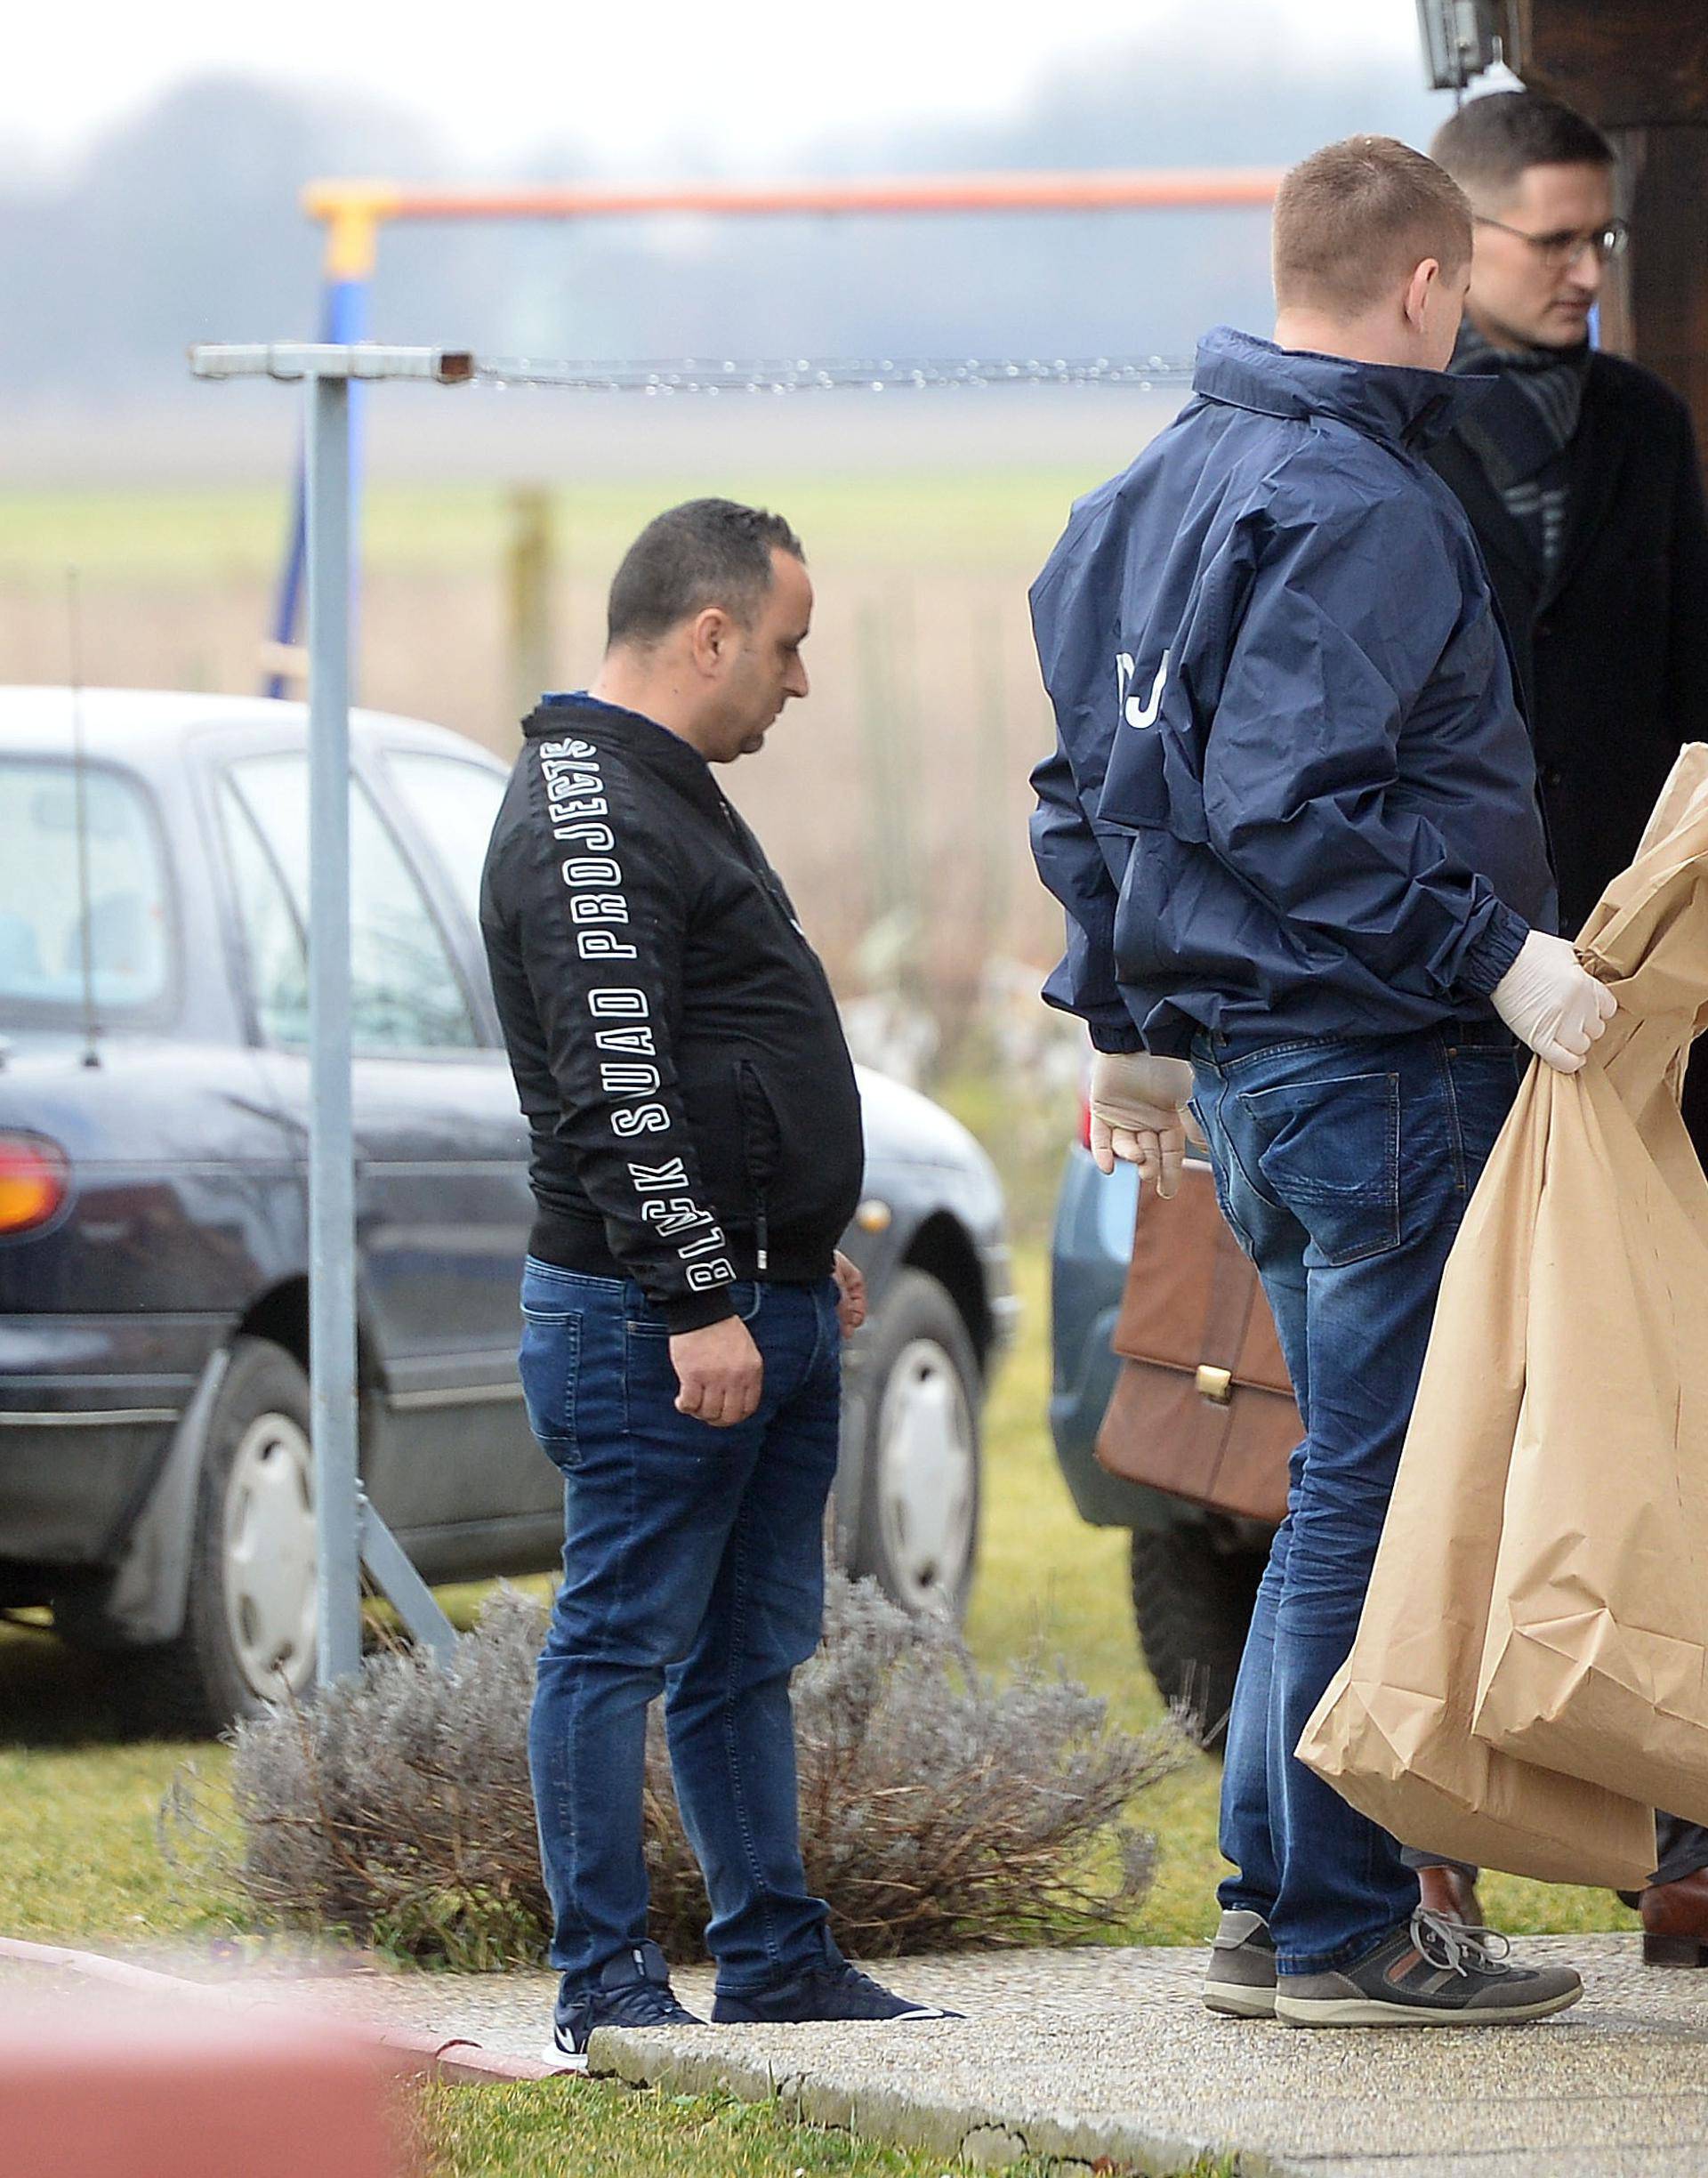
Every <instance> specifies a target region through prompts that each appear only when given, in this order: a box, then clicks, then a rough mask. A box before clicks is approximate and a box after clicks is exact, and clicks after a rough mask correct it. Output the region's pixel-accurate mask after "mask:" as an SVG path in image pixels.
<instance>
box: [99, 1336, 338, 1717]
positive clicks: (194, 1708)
mask: <svg viewBox="0 0 1708 2178" xmlns="http://www.w3.org/2000/svg"><path fill="white" fill-rule="evenodd" d="M315 1608H316V1598H315V1531H314V1470H313V1457H312V1454H311V1452H310V1444H309V1381H308V1378H307V1376H306V1375H304V1373H303V1371H302V1367H301V1366H300V1364H299V1363H298V1362H297V1361H296V1360H295V1359H293V1357H292V1356H291V1355H289V1354H287V1353H286V1351H284V1350H283V1348H282V1347H278V1346H275V1345H273V1344H272V1343H270V1341H268V1340H265V1339H254V1338H240V1339H238V1340H237V1341H236V1342H235V1343H234V1344H233V1346H232V1349H231V1361H230V1367H229V1368H228V1369H227V1371H226V1375H225V1378H224V1381H223V1382H222V1384H221V1386H220V1390H219V1394H218V1397H217V1399H216V1400H215V1402H214V1412H213V1414H212V1416H210V1418H209V1423H208V1432H207V1446H206V1450H205V1454H204V1456H203V1461H202V1473H201V1482H200V1488H199V1489H198V1492H197V1509H196V1531H195V1535H194V1537H193V1539H192V1543H191V1552H190V1571H189V1603H188V1608H187V1609H186V1612H185V1617H184V1628H183V1632H182V1633H181V1634H180V1635H179V1636H178V1638H177V1639H176V1640H175V1641H171V1642H163V1643H161V1644H159V1645H158V1646H157V1647H153V1648H149V1649H143V1650H137V1651H135V1652H134V1655H133V1659H132V1668H133V1671H134V1672H135V1674H137V1678H138V1681H139V1687H140V1691H141V1697H142V1699H143V1702H144V1704H145V1705H146V1707H147V1709H148V1711H149V1716H150V1721H151V1722H155V1723H157V1725H159V1726H160V1727H161V1728H162V1729H165V1730H169V1731H174V1732H182V1733H187V1734H193V1733H199V1732H206V1731H218V1730H222V1728H223V1727H224V1726H225V1725H227V1724H229V1723H230V1722H232V1721H233V1720H234V1719H236V1718H238V1717H246V1716H254V1715H257V1714H259V1713H260V1712H261V1710H262V1708H263V1707H264V1706H265V1705H266V1704H267V1703H269V1702H270V1701H279V1700H285V1699H289V1698H294V1697H296V1696H300V1695H302V1694H305V1693H307V1691H308V1690H309V1688H310V1684H311V1682H312V1681H313V1677H314V1650H315Z"/></svg>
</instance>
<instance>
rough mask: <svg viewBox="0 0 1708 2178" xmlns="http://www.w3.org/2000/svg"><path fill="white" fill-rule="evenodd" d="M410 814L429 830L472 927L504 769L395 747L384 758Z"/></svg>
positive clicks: (476, 917)
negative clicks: (490, 769) (493, 769)
mask: <svg viewBox="0 0 1708 2178" xmlns="http://www.w3.org/2000/svg"><path fill="white" fill-rule="evenodd" d="M386 766H387V769H388V770H390V771H391V773H392V775H393V776H394V777H395V778H396V779H397V782H398V786H399V789H400V791H401V793H402V795H403V799H404V802H405V803H406V804H407V808H408V811H409V813H410V815H411V816H412V817H413V818H414V819H415V822H416V823H417V824H418V825H419V826H420V827H421V829H422V830H423V832H424V833H425V834H426V835H427V843H428V845H429V846H430V847H431V849H432V851H433V852H434V854H435V855H437V856H438V858H439V861H440V862H441V863H442V864H443V866H444V869H445V874H446V875H447V877H448V878H449V879H450V881H451V883H452V884H454V885H455V888H456V892H457V897H458V899H461V901H462V902H463V907H464V908H466V909H467V911H468V916H469V922H470V924H471V927H475V928H478V927H479V921H480V871H481V868H482V867H483V865H484V864H485V862H486V859H487V841H488V840H489V839H490V838H491V836H492V827H493V825H494V823H495V820H496V819H497V815H498V804H499V803H501V802H502V801H503V800H504V788H505V786H506V784H507V783H508V782H507V779H506V777H505V774H504V772H502V771H489V770H487V768H486V766H485V765H484V764H472V763H469V762H465V761H464V760H463V758H462V757H460V756H427V755H423V754H420V753H419V752H418V751H415V750H407V751H404V750H394V751H392V752H391V754H388V756H387V757H386Z"/></svg>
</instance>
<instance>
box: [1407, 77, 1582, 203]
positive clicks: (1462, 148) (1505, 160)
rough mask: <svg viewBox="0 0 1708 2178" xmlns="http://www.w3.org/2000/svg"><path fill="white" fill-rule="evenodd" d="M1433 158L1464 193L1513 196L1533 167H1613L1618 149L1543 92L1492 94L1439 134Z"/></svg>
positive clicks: (1466, 106)
mask: <svg viewBox="0 0 1708 2178" xmlns="http://www.w3.org/2000/svg"><path fill="white" fill-rule="evenodd" d="M1430 157H1431V158H1433V159H1435V160H1437V161H1438V163H1439V164H1440V165H1443V166H1445V167H1446V170H1447V172H1448V173H1450V174H1451V175H1452V176H1453V178H1454V181H1456V182H1458V184H1459V186H1460V188H1461V189H1463V190H1470V191H1471V192H1473V193H1475V194H1477V195H1479V196H1485V197H1486V198H1499V197H1503V196H1505V195H1507V194H1508V193H1509V192H1510V191H1511V190H1512V188H1513V187H1514V186H1515V184H1516V183H1517V182H1518V181H1519V176H1520V175H1521V174H1522V173H1524V170H1525V169H1526V167H1527V166H1611V165H1613V163H1614V151H1613V146H1612V145H1611V144H1610V143H1609V142H1608V141H1607V138H1606V137H1605V136H1604V135H1603V134H1602V133H1601V132H1600V130H1599V128H1597V127H1596V125H1595V124H1594V122H1593V121H1586V120H1585V119H1584V118H1583V115H1582V114H1581V113H1574V112H1573V110H1572V109H1571V108H1570V107H1569V106H1562V105H1561V103H1560V101H1559V100H1558V99H1553V98H1549V97H1547V96H1546V95H1545V94H1544V93H1542V92H1540V91H1491V92H1490V93H1488V94H1487V96H1486V97H1484V98H1475V99H1470V100H1468V101H1466V103H1465V104H1464V105H1462V107H1461V108H1460V109H1459V110H1458V112H1457V113H1456V114H1454V116H1453V117H1452V119H1451V120H1447V121H1444V122H1443V123H1442V124H1441V125H1440V127H1439V128H1438V129H1437V131H1436V132H1435V141H1434V142H1433V143H1431V144H1430Z"/></svg>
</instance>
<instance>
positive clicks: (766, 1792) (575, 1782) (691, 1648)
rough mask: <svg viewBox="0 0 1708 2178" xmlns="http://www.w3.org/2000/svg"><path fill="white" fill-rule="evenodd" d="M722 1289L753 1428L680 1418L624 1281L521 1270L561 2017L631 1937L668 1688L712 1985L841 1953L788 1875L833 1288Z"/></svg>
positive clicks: (659, 1340)
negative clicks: (744, 1368) (754, 1392)
mask: <svg viewBox="0 0 1708 2178" xmlns="http://www.w3.org/2000/svg"><path fill="white" fill-rule="evenodd" d="M734 1299H735V1302H736V1305H737V1312H738V1313H739V1314H740V1315H741V1316H743V1317H744V1318H745V1320H746V1323H747V1328H748V1330H749V1331H750V1332H751V1333H752V1334H753V1339H754V1341H755V1343H756V1344H757V1345H758V1347H759V1350H760V1352H761V1356H762V1358H763V1359H764V1364H765V1381H764V1391H763V1394H762V1396H761V1400H760V1404H759V1407H758V1408H757V1409H756V1410H755V1412H754V1413H753V1416H751V1417H750V1418H749V1419H748V1420H747V1421H745V1422H743V1423H738V1424H736V1425H735V1426H734V1427H732V1428H729V1429H713V1428H712V1427H711V1426H710V1424H707V1423H705V1422H700V1421H697V1420H696V1419H694V1418H693V1417H692V1416H687V1415H681V1414H678V1413H677V1411H676V1408H675V1403H674V1402H675V1399H676V1394H677V1390H678V1386H677V1381H676V1374H675V1371H674V1370H673V1368H672V1367H671V1361H670V1339H669V1334H668V1332H667V1330H666V1328H665V1322H664V1319H663V1318H662V1317H661V1316H660V1315H659V1314H658V1313H657V1311H656V1310H655V1309H653V1308H652V1307H651V1306H650V1305H649V1303H648V1302H647V1300H646V1298H645V1296H644V1295H643V1294H642V1292H641V1288H640V1287H639V1286H637V1285H635V1284H634V1283H633V1282H632V1280H624V1279H607V1278H590V1277H584V1276H582V1275H580V1274H579V1273H576V1272H573V1271H568V1270H558V1269H556V1268H554V1267H553V1266H552V1265H551V1264H549V1263H543V1262H536V1260H535V1259H534V1258H533V1257H532V1256H530V1257H529V1258H528V1262H527V1266H526V1268H525V1270H524V1272H523V1276H522V1314H523V1319H524V1328H523V1333H522V1349H521V1361H520V1366H521V1378H522V1390H523V1392H524V1394H525V1396H526V1398H527V1400H528V1419H529V1421H530V1422H531V1424H533V1428H534V1433H535V1435H536V1437H537V1438H538V1440H539V1441H540V1444H541V1446H542V1447H543V1448H544V1451H545V1452H546V1454H547V1455H548V1456H549V1457H550V1458H551V1459H552V1461H553V1462H554V1463H555V1464H557V1465H558V1466H559V1467H560V1468H561V1470H562V1471H563V1474H564V1480H565V1490H564V1529H565V1541H564V1552H563V1562H564V1577H563V1584H562V1586H561V1588H560V1590H559V1593H558V1598H557V1602H556V1604H555V1606H554V1608H553V1609H552V1623H551V1627H550V1630H549V1632H548V1633H547V1635H546V1640H545V1647H544V1650H543V1652H542V1654H541V1657H540V1663H539V1673H538V1677H537V1680H536V1687H535V1695H534V1709H533V1715H532V1719H531V1722H530V1724H529V1729H528V1762H529V1766H530V1768H531V1771H532V1773H533V1780H534V1802H535V1809H536V1815H537V1818H538V1821H539V1830H540V1858H541V1861H542V1864H543V1865H544V1870H545V1880H546V1887H547V1890H548V1891H549V1892H550V1893H551V1899H552V1915H553V1924H554V1925H553V1932H552V1964H553V1965H555V1966H556V1967H557V1968H558V1969H559V1970H560V1972H561V1973H562V1975H563V1983H562V1994H561V1996H560V2010H561V2009H562V2008H563V2007H564V2006H566V2005H568V2004H569V2003H570V2002H572V2001H573V2000H574V1998H575V1997H576V1996H579V1995H582V1994H584V1993H585V1992H586V1991H587V1990H589V1989H590V1988H593V1987H596V1986H597V1984H598V1981H599V1976H600V1969H601V1967H603V1966H604V1965H605V1964H606V1963H607V1962H608V1960H610V1959H612V1958H615V1957H616V1956H618V1955H619V1954H621V1953H623V1952H625V1951H628V1950H632V1948H633V1947H634V1946H635V1945H636V1944H638V1943H640V1942H641V1941H642V1940H643V1939H644V1938H645V1936H646V1932H647V1869H646V1859H645V1853H644V1847H643V1833H642V1820H641V1792H642V1781H643V1775H644V1764H645V1756H646V1731H647V1705H648V1704H649V1702H650V1701H651V1700H652V1698H653V1697H654V1696H655V1695H657V1694H658V1693H660V1692H661V1691H662V1692H663V1693H664V1695H665V1725H666V1730H667V1735H668V1738H669V1745H670V1760H671V1769H672V1772H673V1776H674V1778H675V1782H676V1797H677V1803H678V1805H679V1806H680V1808H681V1815H682V1822H683V1826H684V1827H685V1828H686V1830H687V1832H688V1836H689V1842H690V1843H691V1844H692V1845H693V1848H694V1851H695V1854H696V1856H697V1859H698V1860H699V1864H700V1867H701V1870H702V1872H703V1873H704V1875H705V1885H706V1892H707V1894H708V1896H709V1897H710V1900H711V1903H712V1920H711V1924H710V1925H709V1927H708V1928H707V1931H706V1944H707V1947H708V1948H709V1949H710V1951H711V1953H712V1956H713V1958H714V1959H715V1960H716V1961H717V1964H718V1987H719V1988H720V1989H721V1990H723V1991H727V1992H730V1993H734V1992H737V1991H751V1990H753V1989H755V1988H764V1987H766V1986H767V1985H769V1983H771V1982H773V1981H777V1980H783V1979H786V1978H787V1977H788V1976H790V1975H791V1974H794V1973H796V1972H800V1971H801V1970H802V1968H803V1967H805V1966H808V1965H816V1964H821V1963H823V1962H825V1961H826V1960H829V1961H831V1962H834V1961H835V1960H836V1959H837V1958H838V1957H839V1956H840V1954H839V1953H838V1952H837V1951H836V1950H835V1948H834V1945H833V1944H832V1943H831V1940H830V1936H829V1933H828V1930H827V1927H826V1918H827V1916H826V1907H825V1904H824V1901H823V1900H821V1899H817V1898H814V1897H812V1896H811V1895H810V1892H808V1890H807V1884H806V1876H805V1874H804V1872H803V1870H802V1865H801V1847H800V1825H799V1812H798V1809H797V1806H796V1790H795V1770H794V1717H793V1714H792V1713H791V1710H790V1706H789V1675H790V1674H791V1672H792V1671H793V1670H794V1666H796V1665H798V1664H803V1663H804V1662H805V1661H806V1659H807V1658H809V1657H810V1655H811V1654H812V1652H813V1650H814V1649H815V1648H817V1646H818V1636H819V1632H820V1628H821V1623H822V1619H823V1614H824V1524H825V1506H826V1500H827V1499H828V1496H829V1494H830V1486H831V1481H832V1478H833V1477H834V1473H835V1471H836V1450H837V1422H838V1410H839V1408H840V1404H841V1390H842V1361H841V1349H842V1339H841V1332H840V1329H839V1327H838V1324H837V1319H836V1292H835V1287H834V1284H833V1283H832V1282H831V1281H830V1280H829V1279H826V1280H824V1281H823V1283H822V1284H819V1285H811V1286H786V1285H769V1284H761V1285H753V1284H746V1285H741V1286H737V1287H735V1288H734Z"/></svg>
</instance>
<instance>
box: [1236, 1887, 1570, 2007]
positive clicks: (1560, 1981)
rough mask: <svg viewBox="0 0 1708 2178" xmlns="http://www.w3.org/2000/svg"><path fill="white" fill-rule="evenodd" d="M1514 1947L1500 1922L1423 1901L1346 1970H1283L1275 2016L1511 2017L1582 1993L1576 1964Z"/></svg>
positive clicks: (1563, 2002)
mask: <svg viewBox="0 0 1708 2178" xmlns="http://www.w3.org/2000/svg"><path fill="white" fill-rule="evenodd" d="M1509 1948H1510V1947H1509V1945H1508V1943H1507V1940H1506V1938H1505V1937H1504V1936H1498V1935H1496V1934H1495V1931H1494V1930H1493V1929H1485V1928H1468V1927H1466V1926H1465V1924H1463V1923H1462V1922H1460V1921H1450V1920H1447V1919H1446V1918H1445V1916H1442V1915H1440V1914H1434V1913H1430V1911H1429V1910H1428V1909H1427V1908H1425V1907H1422V1906H1420V1907H1419V1908H1418V1909H1417V1911H1416V1912H1415V1913H1414V1915H1413V1916H1412V1917H1411V1919H1410V1921H1408V1922H1407V1923H1406V1924H1405V1925H1404V1926H1402V1927H1400V1928H1397V1929H1395V1930H1394V1931H1393V1932H1392V1934H1391V1935H1388V1936H1384V1937H1383V1938H1382V1941H1381V1942H1380V1943H1379V1944H1378V1945H1377V1946H1376V1947H1375V1948H1374V1950H1373V1951H1367V1952H1366V1954H1365V1956H1363V1957H1362V1958H1361V1959H1358V1960H1356V1961H1355V1962H1354V1964H1351V1965H1350V1966H1347V1967H1343V1968H1342V1969H1341V1972H1339V1973H1317V1974H1283V1975H1282V1976H1281V1978H1280V1980H1279V1982H1278V1983H1277V1989H1276V1997H1275V2016H1276V2017H1277V2019H1278V2020H1280V2021H1284V2022H1285V2024H1286V2025H1287V2026H1289V2027H1507V2026H1517V2025H1518V2024H1519V2022H1520V2021H1525V2020H1539V2019H1546V2018H1547V2017H1548V2015H1549V2013H1551V2012H1563V2011H1565V2009H1566V2008H1567V2005H1575V2003H1576V2002H1577V2000H1578V1998H1579V1997H1580V1996H1582V1995H1583V1982H1582V1981H1581V1980H1579V1978H1578V1976H1577V1975H1576V1974H1575V1973H1574V1972H1573V1971H1572V1969H1571V1968H1570V1967H1569V1966H1519V1965H1518V1964H1515V1963H1514V1962H1513V1961H1512V1959H1511V1958H1510V1957H1509V1956H1508V1951H1509Z"/></svg>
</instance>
